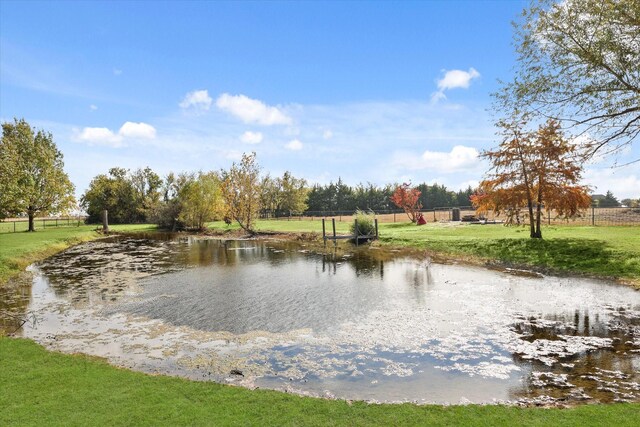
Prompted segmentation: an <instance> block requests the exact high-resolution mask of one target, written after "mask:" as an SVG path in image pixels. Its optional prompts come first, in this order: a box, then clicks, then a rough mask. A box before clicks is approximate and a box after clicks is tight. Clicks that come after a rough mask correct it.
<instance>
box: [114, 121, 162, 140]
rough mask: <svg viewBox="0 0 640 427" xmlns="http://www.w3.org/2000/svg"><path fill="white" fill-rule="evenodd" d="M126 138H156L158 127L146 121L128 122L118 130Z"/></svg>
mask: <svg viewBox="0 0 640 427" xmlns="http://www.w3.org/2000/svg"><path fill="white" fill-rule="evenodd" d="M118 134H119V135H121V136H122V137H124V138H140V139H154V138H155V137H156V129H155V128H154V127H153V126H151V125H148V124H146V123H142V122H140V123H134V122H126V123H125V124H123V125H122V127H121V128H120V131H119V132H118Z"/></svg>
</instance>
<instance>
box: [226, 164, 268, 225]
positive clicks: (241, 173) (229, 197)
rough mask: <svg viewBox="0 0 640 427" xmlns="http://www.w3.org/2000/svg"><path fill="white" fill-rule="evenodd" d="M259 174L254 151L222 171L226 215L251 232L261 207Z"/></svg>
mask: <svg viewBox="0 0 640 427" xmlns="http://www.w3.org/2000/svg"><path fill="white" fill-rule="evenodd" d="M259 175H260V167H259V166H258V162H257V161H256V153H251V154H243V155H242V160H241V161H240V164H238V165H236V164H235V162H234V163H233V165H232V166H231V169H229V171H226V172H223V180H222V188H221V189H222V198H223V200H224V202H225V205H226V215H228V216H229V217H230V218H232V219H233V220H235V221H237V222H238V224H239V225H240V227H241V228H242V229H243V230H245V231H247V232H249V233H253V226H254V221H255V220H256V219H257V217H258V213H259V212H260V207H261V206H260V195H261V190H260V176H259Z"/></svg>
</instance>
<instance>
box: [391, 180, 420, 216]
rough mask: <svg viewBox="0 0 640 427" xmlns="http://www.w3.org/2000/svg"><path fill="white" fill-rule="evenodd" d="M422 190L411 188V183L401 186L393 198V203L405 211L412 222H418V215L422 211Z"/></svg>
mask: <svg viewBox="0 0 640 427" xmlns="http://www.w3.org/2000/svg"><path fill="white" fill-rule="evenodd" d="M420 194H422V193H421V192H420V190H418V189H417V188H411V184H410V183H406V182H405V183H404V184H402V185H399V186H398V187H397V188H396V190H395V191H394V192H393V195H392V196H391V201H392V202H393V203H394V204H395V205H396V206H397V207H399V208H401V209H403V210H404V211H405V213H406V214H407V216H408V217H409V219H410V220H411V222H416V221H417V220H418V213H420V209H422V204H421V203H420Z"/></svg>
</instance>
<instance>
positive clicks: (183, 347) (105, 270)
mask: <svg viewBox="0 0 640 427" xmlns="http://www.w3.org/2000/svg"><path fill="white" fill-rule="evenodd" d="M32 270H33V271H34V273H35V278H34V282H33V286H32V287H31V291H30V293H29V292H27V293H22V294H15V293H14V294H12V295H8V294H7V293H5V294H2V295H0V303H2V304H3V305H11V304H14V305H15V304H23V305H26V304H28V307H27V308H26V311H27V312H29V313H33V314H34V315H35V318H36V319H37V322H36V323H35V325H34V324H32V323H29V324H27V325H25V327H23V328H22V331H21V334H22V335H23V336H27V337H30V338H33V339H35V340H36V341H38V342H41V343H43V344H44V345H46V346H48V347H50V348H53V349H59V350H62V351H66V352H74V351H80V352H84V353H89V354H94V355H98V356H103V357H107V358H108V359H109V360H110V361H111V362H112V363H114V364H118V365H121V366H126V367H130V368H133V369H139V370H143V371H146V372H159V373H168V374H174V375H182V376H186V377H189V378H194V379H203V380H214V381H219V382H226V383H235V384H240V385H244V386H247V387H261V388H273V389H280V390H287V391H290V392H295V393H300V394H309V395H316V396H329V397H334V396H335V397H338V398H346V399H364V400H373V401H416V402H420V403H424V402H437V403H458V402H469V401H471V402H496V401H512V402H523V403H525V402H526V403H536V402H540V403H554V402H593V401H602V402H611V401H640V372H639V371H640V293H638V292H637V291H634V290H632V289H629V288H626V287H623V286H618V285H615V284H612V283H606V282H602V281H596V280H588V279H576V278H557V277H523V276H519V275H513V274H509V273H507V272H500V271H491V270H487V269H483V268H476V267H469V266H461V265H443V264H436V263H432V262H430V260H428V259H426V258H415V257H407V256H406V255H402V254H400V253H395V252H392V251H386V250H382V249H375V248H369V247H366V246H365V247H361V248H357V249H356V248H353V249H349V250H348V251H347V252H345V251H343V250H339V251H337V252H333V251H332V250H329V251H327V252H323V251H314V250H311V249H310V248H309V247H307V246H305V245H304V244H300V243H295V242H273V241H268V242H260V241H220V240H206V239H196V238H185V237H176V236H171V235H155V236H153V237H151V236H140V235H138V236H124V237H123V236H120V237H114V238H109V239H106V240H102V241H96V242H91V243H87V244H83V245H80V246H77V247H74V248H71V249H69V250H67V251H65V252H63V253H61V254H59V255H57V256H54V257H52V258H50V259H48V260H46V261H44V262H42V263H40V264H38V265H36V266H33V267H32ZM240 372H241V373H242V375H240Z"/></svg>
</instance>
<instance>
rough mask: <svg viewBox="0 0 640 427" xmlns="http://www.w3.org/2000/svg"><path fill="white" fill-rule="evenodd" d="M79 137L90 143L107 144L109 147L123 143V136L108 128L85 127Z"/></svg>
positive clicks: (119, 145)
mask: <svg viewBox="0 0 640 427" xmlns="http://www.w3.org/2000/svg"><path fill="white" fill-rule="evenodd" d="M77 139H78V140H80V141H82V142H86V143H88V144H89V145H106V146H109V147H121V146H122V145H123V144H122V136H120V135H116V134H114V133H113V132H112V131H111V130H109V129H107V128H91V127H86V128H83V129H82V132H80V134H79V135H78V136H77Z"/></svg>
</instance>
